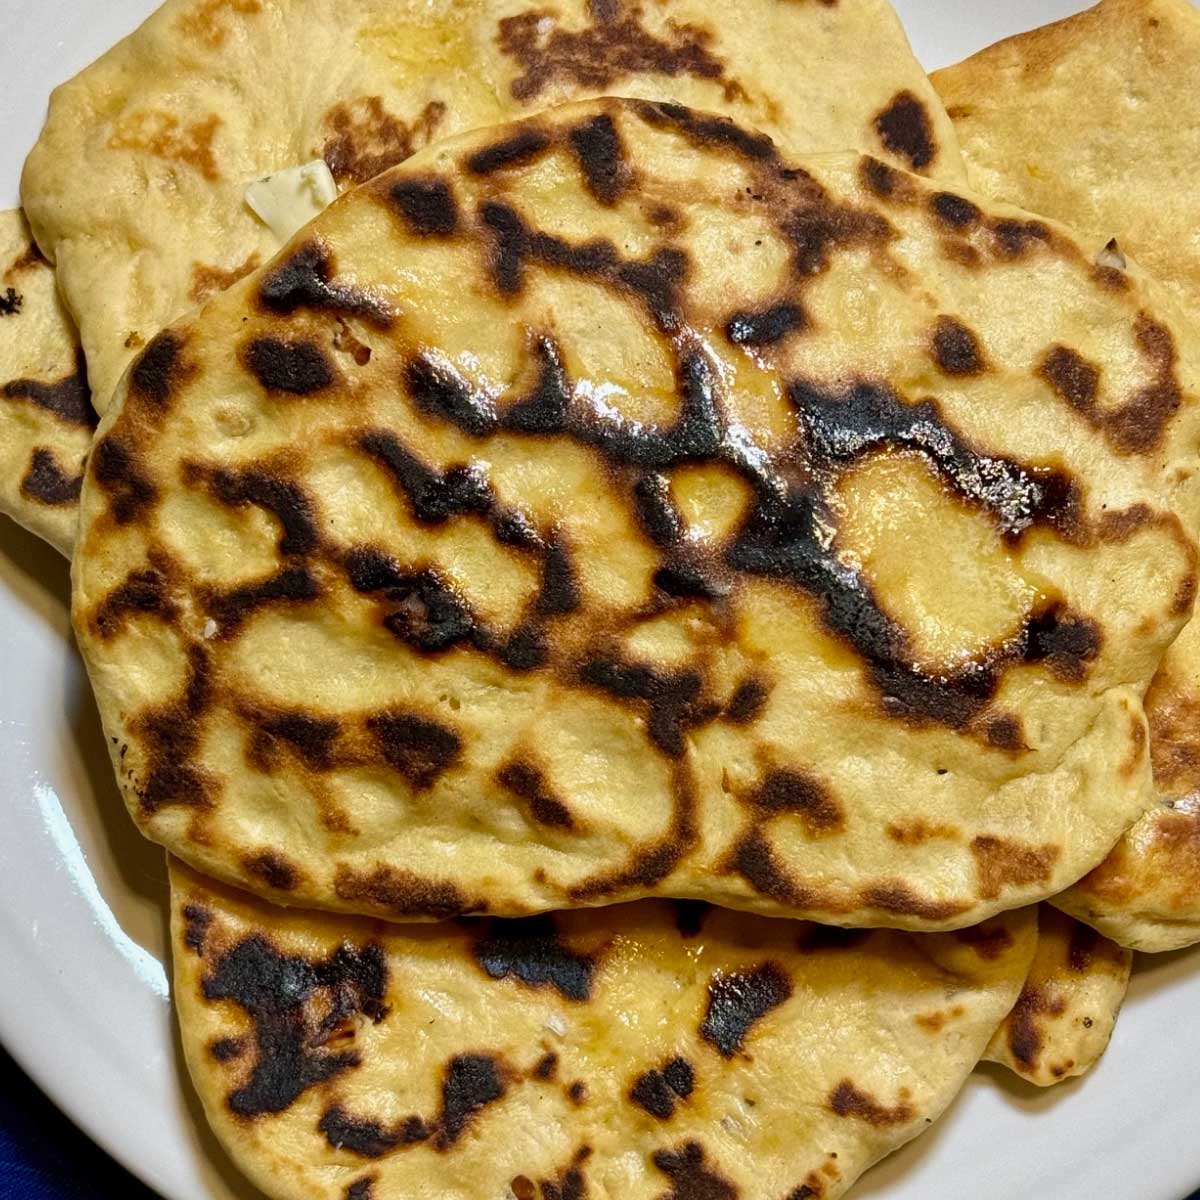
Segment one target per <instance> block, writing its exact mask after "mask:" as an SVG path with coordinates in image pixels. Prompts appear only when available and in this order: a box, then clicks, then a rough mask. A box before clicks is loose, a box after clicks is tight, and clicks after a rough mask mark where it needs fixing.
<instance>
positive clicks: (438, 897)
mask: <svg viewBox="0 0 1200 1200" xmlns="http://www.w3.org/2000/svg"><path fill="white" fill-rule="evenodd" d="M333 890H334V892H335V893H336V894H337V897H338V899H340V900H347V901H351V902H354V903H361V902H363V901H367V902H369V903H370V904H371V905H373V906H374V907H376V908H378V909H382V910H384V911H385V912H388V913H391V914H392V915H394V916H397V917H430V918H432V919H433V920H436V921H445V920H448V919H449V918H451V917H460V916H463V915H464V914H466V913H472V912H482V911H485V909H486V905H484V904H480V903H472V902H471V901H470V900H468V899H467V897H466V896H465V895H464V894H463V892H462V891H461V890H460V889H459V888H458V887H457V886H456V885H455V884H453V883H449V882H446V881H440V880H435V879H423V878H422V877H421V876H419V875H415V874H413V872H411V871H401V870H398V869H396V868H394V867H388V866H384V865H380V866H377V867H375V868H374V869H373V870H371V871H355V870H353V869H352V868H350V867H347V866H345V865H342V866H339V867H338V868H337V870H336V871H335V872H334V878H333Z"/></svg>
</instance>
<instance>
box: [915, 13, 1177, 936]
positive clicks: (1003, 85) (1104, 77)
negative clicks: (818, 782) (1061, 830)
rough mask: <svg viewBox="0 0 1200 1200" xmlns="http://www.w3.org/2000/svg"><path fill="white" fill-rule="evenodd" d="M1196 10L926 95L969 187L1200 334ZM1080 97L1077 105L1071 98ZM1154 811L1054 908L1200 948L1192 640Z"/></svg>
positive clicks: (1165, 742)
mask: <svg viewBox="0 0 1200 1200" xmlns="http://www.w3.org/2000/svg"><path fill="white" fill-rule="evenodd" d="M1198 73H1200V12H1197V11H1196V10H1195V9H1194V8H1193V7H1192V5H1191V4H1189V3H1186V2H1185V0H1138V2H1136V3H1129V2H1126V0H1104V2H1103V3H1101V4H1099V5H1097V6H1096V7H1095V8H1093V9H1090V10H1088V11H1087V12H1085V13H1081V14H1080V15H1079V16H1076V17H1071V18H1070V19H1068V20H1066V21H1062V22H1059V23H1058V24H1056V25H1050V26H1047V27H1046V28H1044V29H1038V30H1034V31H1033V32H1032V33H1029V34H1023V35H1021V36H1020V37H1017V38H1011V39H1009V40H1008V41H1006V42H1001V43H1000V44H999V45H997V46H993V47H991V48H990V49H988V50H985V51H983V52H982V53H981V54H977V55H975V56H974V57H973V58H970V59H968V60H967V61H966V62H963V63H960V64H959V65H958V66H956V67H951V68H948V69H947V70H945V71H939V72H937V73H936V74H935V75H934V76H933V81H934V83H935V85H936V86H937V88H938V90H939V91H940V92H941V94H942V96H943V98H944V99H945V101H946V103H947V104H948V105H949V106H950V109H951V113H952V115H953V116H954V119H955V122H956V124H957V126H958V132H959V136H960V138H961V140H962V142H963V148H964V153H965V154H966V157H967V160H968V165H969V168H970V172H971V175H972V177H973V179H974V181H975V182H976V183H977V184H978V185H979V186H980V187H981V188H982V189H984V190H986V191H989V192H991V193H992V194H995V195H1001V196H1005V197H1009V198H1012V199H1015V200H1017V201H1019V202H1021V203H1023V204H1026V205H1028V206H1030V207H1033V208H1036V209H1037V210H1038V211H1041V212H1046V213H1048V214H1050V215H1051V216H1055V217H1060V218H1063V219H1070V220H1072V221H1075V222H1078V223H1079V225H1080V227H1081V228H1083V229H1084V230H1085V231H1086V232H1087V233H1088V234H1089V235H1090V236H1091V239H1092V244H1093V245H1095V246H1097V247H1099V246H1102V245H1104V244H1105V243H1107V242H1108V241H1109V240H1110V239H1115V243H1116V249H1114V250H1113V251H1111V252H1110V254H1109V257H1110V258H1116V257H1118V256H1120V255H1121V254H1122V253H1123V252H1126V251H1127V252H1129V253H1131V254H1132V255H1133V256H1134V257H1135V258H1137V260H1138V261H1139V262H1140V263H1141V264H1142V265H1143V266H1146V267H1149V268H1152V269H1153V271H1154V272H1155V273H1156V274H1157V275H1158V276H1159V278H1160V279H1161V280H1162V282H1163V284H1164V285H1166V286H1167V287H1169V288H1171V289H1172V290H1173V291H1174V293H1175V297H1176V299H1178V300H1179V301H1181V302H1182V305H1183V308H1184V310H1185V312H1186V313H1187V314H1188V316H1189V318H1190V319H1192V320H1193V321H1200V197H1198V195H1197V192H1196V188H1195V186H1194V180H1195V177H1196V174H1197V171H1198V170H1200V91H1198V90H1197V87H1196V79H1197V75H1198ZM1084 94H1086V96H1087V103H1086V104H1080V103H1079V97H1080V96H1081V95H1084ZM1146 712H1147V716H1148V717H1149V721H1150V732H1151V738H1150V751H1151V758H1152V761H1153V764H1154V777H1155V784H1156V788H1157V791H1158V796H1159V802H1158V804H1156V805H1155V807H1154V808H1153V809H1152V810H1151V811H1150V812H1148V813H1147V814H1146V816H1145V817H1144V818H1143V819H1142V820H1141V821H1139V822H1138V823H1137V825H1135V826H1134V827H1133V828H1132V829H1131V830H1130V831H1129V833H1128V835H1127V836H1126V837H1125V838H1124V839H1122V841H1121V842H1120V843H1119V844H1118V846H1117V847H1116V849H1115V850H1114V851H1113V853H1112V855H1111V856H1110V857H1109V858H1108V859H1107V860H1106V861H1105V862H1104V863H1103V864H1102V865H1101V866H1099V867H1097V868H1096V870H1094V871H1093V872H1092V873H1091V874H1090V875H1088V876H1087V878H1086V879H1084V880H1083V881H1082V882H1081V883H1080V884H1079V885H1078V886H1077V887H1075V888H1072V889H1071V890H1070V891H1068V892H1067V893H1065V894H1064V895H1063V896H1061V897H1059V898H1058V899H1056V901H1055V903H1056V904H1059V905H1060V906H1061V907H1063V908H1065V909H1066V910H1067V911H1069V912H1072V913H1074V914H1075V915H1076V916H1078V917H1079V918H1080V919H1082V920H1085V921H1088V922H1089V923H1091V924H1093V925H1094V926H1095V927H1096V928H1097V929H1099V930H1101V931H1102V932H1104V933H1105V934H1107V935H1108V936H1110V937H1112V938H1115V939H1116V940H1117V941H1118V942H1120V943H1121V944H1122V945H1126V946H1131V947H1133V948H1134V949H1138V950H1149V951H1157V950H1173V949H1178V948H1179V947H1181V946H1185V945H1189V944H1191V943H1193V942H1196V941H1200V627H1198V626H1196V625H1195V623H1193V624H1191V625H1189V626H1188V628H1187V629H1186V630H1185V632H1184V633H1183V635H1182V636H1181V637H1180V638H1179V639H1178V640H1177V641H1176V642H1175V643H1174V644H1173V645H1172V646H1171V648H1170V649H1169V650H1168V652H1167V656H1166V658H1165V659H1164V661H1163V664H1162V668H1161V670H1160V671H1159V674H1158V676H1157V677H1156V678H1155V681H1154V684H1153V686H1152V687H1151V689H1150V692H1149V693H1148V695H1147V697H1146Z"/></svg>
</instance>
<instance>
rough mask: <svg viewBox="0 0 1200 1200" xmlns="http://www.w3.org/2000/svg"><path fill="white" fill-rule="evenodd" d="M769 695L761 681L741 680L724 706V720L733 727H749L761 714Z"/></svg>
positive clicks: (752, 679)
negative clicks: (729, 722) (731, 723)
mask: <svg viewBox="0 0 1200 1200" xmlns="http://www.w3.org/2000/svg"><path fill="white" fill-rule="evenodd" d="M770 694H771V689H770V687H769V686H768V685H767V684H766V683H765V682H764V681H763V680H761V679H755V678H751V679H745V680H743V681H742V682H741V683H739V684H738V687H737V691H736V692H734V693H733V696H732V698H731V699H730V701H729V703H728V704H727V705H726V706H725V720H726V721H732V722H733V724H735V725H749V724H750V723H751V722H752V721H754V720H756V719H757V717H758V715H759V713H761V712H762V710H763V708H764V706H765V705H766V703H767V698H768V697H769V696H770Z"/></svg>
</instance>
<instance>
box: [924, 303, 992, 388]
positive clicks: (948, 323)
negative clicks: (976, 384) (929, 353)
mask: <svg viewBox="0 0 1200 1200" xmlns="http://www.w3.org/2000/svg"><path fill="white" fill-rule="evenodd" d="M932 350H933V361H934V362H936V363H937V365H938V367H939V368H940V370H941V371H942V372H943V373H944V374H946V375H951V376H956V377H960V378H961V377H963V376H967V375H979V374H981V373H982V372H983V371H984V369H985V367H986V360H985V358H984V354H983V349H982V347H981V346H980V345H979V339H978V338H977V337H976V336H975V334H974V332H972V330H970V329H969V328H968V327H967V326H966V325H964V324H963V323H962V322H961V321H959V320H956V319H955V318H954V317H946V316H942V317H938V319H937V324H936V325H935V326H934V330H933V338H932Z"/></svg>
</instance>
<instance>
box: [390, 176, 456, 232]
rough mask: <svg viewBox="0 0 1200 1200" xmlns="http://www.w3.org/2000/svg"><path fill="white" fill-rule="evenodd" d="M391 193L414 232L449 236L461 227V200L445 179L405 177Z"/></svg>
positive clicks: (393, 200) (394, 186)
mask: <svg viewBox="0 0 1200 1200" xmlns="http://www.w3.org/2000/svg"><path fill="white" fill-rule="evenodd" d="M389 195H390V196H391V198H392V202H393V203H394V204H395V205H396V207H397V209H399V211H400V215H401V216H402V217H403V218H404V220H405V222H406V223H407V224H408V227H409V229H410V230H412V232H413V233H416V234H419V235H421V236H423V237H448V236H449V235H450V234H452V233H453V232H454V231H455V230H456V229H457V228H458V204H457V202H456V201H455V199H454V193H453V192H452V191H451V190H450V185H449V184H448V183H446V182H445V181H444V180H441V179H404V180H401V181H400V182H399V183H396V184H393V185H392V188H391V191H390V192H389Z"/></svg>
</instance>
